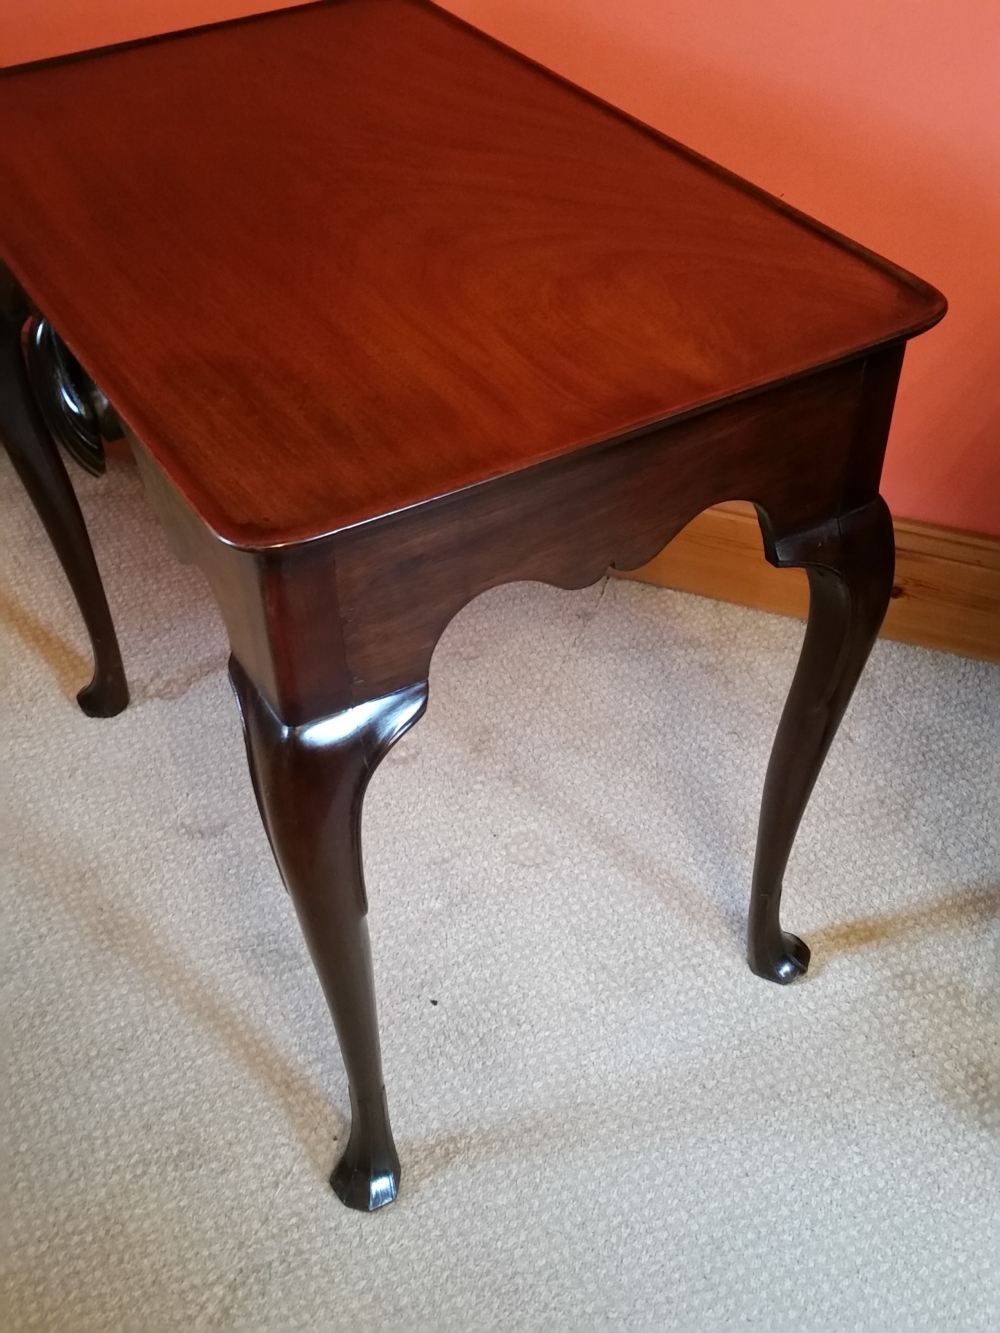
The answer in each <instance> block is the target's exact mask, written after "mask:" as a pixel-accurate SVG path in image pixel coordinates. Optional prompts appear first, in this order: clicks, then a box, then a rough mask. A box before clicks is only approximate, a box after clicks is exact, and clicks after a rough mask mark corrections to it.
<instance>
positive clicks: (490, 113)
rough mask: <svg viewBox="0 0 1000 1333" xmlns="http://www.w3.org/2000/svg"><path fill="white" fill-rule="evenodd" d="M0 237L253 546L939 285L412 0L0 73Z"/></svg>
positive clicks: (438, 487) (498, 469) (244, 542)
mask: <svg viewBox="0 0 1000 1333" xmlns="http://www.w3.org/2000/svg"><path fill="white" fill-rule="evenodd" d="M0 255H2V256H3V257H4V259H5V260H6V261H7V263H8V264H9V266H10V268H11V269H12V270H13V272H14V273H15V275H16V276H17V277H18V278H19V279H20V281H21V282H22V284H23V285H24V287H25V288H26V290H27V291H28V293H29V295H30V296H31V297H32V299H33V300H34V301H35V302H36V303H37V304H38V306H39V307H40V308H41V309H42V310H43V311H44V313H45V314H46V315H48V316H49V318H50V319H51V320H52V322H53V324H54V325H55V327H56V328H57V329H58V331H59V332H60V334H61V335H62V336H63V338H64V339H65V340H66V341H67V343H68V344H69V345H70V347H71V348H72V349H73V351H74V352H75V353H76V355H77V356H78V357H79V359H80V361H81V362H82V363H83V365H84V366H85V367H86V368H87V370H88V371H89V372H90V373H91V375H92V376H93V377H94V378H95V379H96V380H97V382H98V383H99V384H100V385H101V386H102V388H103V389H104V390H105V392H106V393H107V394H108V397H109V398H110V399H111V401H112V403H113V404H114V405H115V407H116V408H117V409H118V411H119V412H120V414H121V415H122V417H123V418H124V419H125V421H126V422H127V423H128V424H129V426H130V427H131V428H132V429H133V430H134V431H135V433H136V435H137V436H138V437H139V438H140V439H141V440H142V442H143V443H144V445H145V446H146V448H147V449H148V450H149V451H150V453H151V454H152V455H153V456H154V457H155V458H156V459H157V461H158V462H159V464H160V466H161V467H162V468H163V470H164V471H165V472H166V473H167V474H168V476H170V477H171V479H172V480H173V482H174V484H175V485H176V486H177V488H178V489H179V490H180V491H181V493H182V494H183V495H184V496H185V497H186V499H187V501H188V502H189V504H190V505H191V506H192V507H193V508H194V509H195V510H196V512H198V513H199V514H200V515H201V516H202V518H203V519H204V520H205V521H206V522H207V523H208V524H209V525H210V526H211V527H212V528H213V529H214V530H215V531H216V532H217V533H218V535H219V536H221V537H222V538H223V539H225V540H227V541H230V542H233V543H236V544H238V545H241V546H249V547H266V546H272V545H280V544H284V543H289V542H297V541H302V540H305V539H308V538H310V537H315V536H319V535H321V534H324V533H328V532H331V531H334V530H337V529H339V528H342V527H346V526H349V525H353V524H356V523H359V522H363V521H365V520H366V519H370V518H372V517H375V516H378V515H381V514H383V513H385V512H390V511H393V510H396V509H398V508H401V507H404V506H407V505H411V504H414V503H418V502H420V501H422V500H426V499H429V498H431V497H433V496H437V495H440V494H445V493H448V492H450V491H453V490H456V489H458V488H460V487H464V486H468V485H472V484H475V483H477V482H480V481H483V480H486V479H488V478H490V477H493V476H496V475H499V474H502V473H506V472H510V471H513V470H516V469H519V468H523V467H526V466H529V465H531V464H533V463H536V462H539V461H541V460H543V459H547V458H552V457H555V456H558V455H560V454H564V453H566V452H569V451H571V450H574V449H577V448H579V447H581V446H583V445H586V444H588V443H596V442H600V441H603V440H608V439H612V438H614V437H616V436H619V435H621V434H623V433H625V432H629V431H634V430H636V429H640V428H642V427H644V426H648V425H650V424H651V423H655V422H658V421H662V420H664V419H666V418H669V417H671V416H674V415H675V414H677V413H681V412H687V411H690V410H693V409H698V408H699V407H703V406H704V405H706V404H709V403H712V402H715V401H718V400H720V399H723V398H726V397H729V396H731V395H733V394H738V393H742V392H746V391H747V390H751V389H753V388H754V387H756V386H760V385H762V384H766V383H771V382H774V381H777V380H781V379H783V378H786V377H789V376H794V375H797V374H801V373H802V372H803V371H806V370H808V369H809V368H811V367H815V366H818V365H822V364H825V363H828V362H834V361H837V360H840V359H842V358H844V357H846V356H849V355H851V354H852V353H856V352H858V351H859V350H861V349H864V348H867V347H869V346H874V345H877V344H879V343H882V342H886V341H889V340H892V339H895V338H899V337H903V336H907V335H909V334H912V333H916V332H919V331H920V330H922V329H923V328H926V327H928V326H929V325H930V324H932V323H934V322H935V321H936V320H937V319H938V318H940V316H941V314H942V313H943V311H944V301H943V298H942V297H941V296H940V294H939V293H937V292H936V291H935V290H934V289H933V288H931V287H928V286H927V285H926V284H924V283H922V282H920V281H919V280H917V279H915V278H912V277H911V276H910V275H908V274H905V273H903V272H901V271H900V270H897V269H895V268H893V267H892V266H891V265H888V264H885V263H883V262H881V261H876V260H875V259H874V258H873V257H872V256H869V255H867V254H866V253H864V252H862V251H859V249H858V248H857V247H852V246H850V245H849V244H848V243H845V242H843V241H842V240H840V239H838V238H836V237H833V236H831V235H829V234H827V233H825V232H824V231H823V230H822V229H821V228H819V227H816V226H814V225H812V224H810V223H809V222H808V221H807V220H804V219H802V218H801V217H799V216H797V215H794V214H793V213H791V212H790V211H788V210H785V209H784V208H782V206H780V205H779V204H778V203H777V202H776V201H774V200H771V199H770V198H768V197H767V196H764V195H762V194H761V193H760V192H758V191H755V190H753V189H752V188H751V187H748V186H746V185H745V184H743V183H742V182H739V181H737V180H735V178H733V177H731V176H728V175H727V174H726V173H724V172H721V171H720V170H718V169H717V168H714V167H712V166H711V165H710V164H707V163H705V162H704V161H702V160H701V159H698V158H696V157H695V156H694V155H692V154H689V153H688V152H687V151H686V150H684V149H682V148H680V147H679V146H677V145H676V144H673V143H672V142H670V141H669V140H666V139H664V138H662V137H661V136H659V135H656V134H655V133H653V132H652V131H649V130H646V129H645V128H643V127H639V126H637V125H636V124H635V123H634V122H632V121H630V120H629V119H628V118H626V117H624V116H622V115H621V114H619V113H617V112H615V111H614V110H612V109H610V108H608V107H606V106H604V105H603V104H601V103H600V102H598V101H596V100H595V99H593V98H591V97H589V96H588V95H587V94H585V93H582V92H580V91H579V90H577V89H575V88H573V87H572V86H571V85H569V84H567V83H565V82H563V81H561V80H559V79H557V78H555V77H554V76H552V75H550V74H548V73H546V72H545V71H543V70H540V69H539V68H537V67H536V66H533V65H531V64H530V63H528V62H526V61H524V60H522V59H521V58H519V57H517V56H515V55H514V54H512V53H511V52H509V51H507V50H506V49H505V48H503V47H502V46H500V45H498V44H496V43H495V42H493V41H491V40H490V39H488V38H485V37H483V36H481V35H480V34H478V33H476V32H475V31H474V30H472V29H471V28H468V27H466V26H465V25H463V24H461V23H459V22H458V21H456V20H454V19H452V18H450V17H449V16H447V15H445V14H443V13H442V12H440V11H439V10H437V9H435V8H433V7H432V6H430V5H428V4H425V3H422V0H336V2H334V3H326V4H320V5H314V6H309V7H306V8H302V9H293V10H284V11H282V12H280V13H278V14H273V15H267V16H264V17H261V18H256V19H251V20H244V21H241V22H238V23H234V24H228V25H224V26H220V27H216V28H207V29H201V30H196V31H194V32H191V33H185V34H181V35H177V36H172V37H169V38H165V39H159V40H156V41H153V42H149V43H145V44H142V45H137V46H130V47H121V48H118V49H111V50H108V51H105V52H101V53H98V54H95V55H92V56H88V57H86V58H82V59H74V60H70V61H66V62H61V63H55V64H48V65H41V66H34V67H32V66H27V67H23V68H22V69H20V70H13V71H8V72H6V73H5V74H4V76H3V77H0Z"/></svg>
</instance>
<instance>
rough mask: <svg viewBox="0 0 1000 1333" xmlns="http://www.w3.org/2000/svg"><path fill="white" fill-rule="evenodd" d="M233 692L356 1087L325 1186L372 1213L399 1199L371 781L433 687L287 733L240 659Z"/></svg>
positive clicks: (268, 824) (282, 865) (265, 814)
mask: <svg viewBox="0 0 1000 1333" xmlns="http://www.w3.org/2000/svg"><path fill="white" fill-rule="evenodd" d="M229 674H230V677H231V679H232V682H233V688H234V689H235V691H236V698H237V700H238V702H239V707H240V714H241V716H242V719H243V732H244V736H245V737H246V743H247V755H248V758H249V762H250V770H251V775H252V777H253V783H254V791H255V792H256V795H257V802H258V805H259V806H260V812H261V816H262V818H263V820H264V826H265V828H266V830H267V835H268V838H269V839H270V842H271V847H272V850H273V851H274V856H275V859H276V861H277V863H278V867H279V869H280V871H281V874H282V878H283V879H284V881H285V885H286V887H287V889H288V892H289V894H290V895H291V898H292V901H293V902H294V904H295V910H296V913H297V914H298V918H299V923H300V925H301V926H302V931H303V934H304V935H305V938H306V943H307V944H308V946H309V952H310V953H311V955H312V959H313V963H314V964H315V966H316V971H317V972H318V974H319V979H320V983H321V984H322V987H323V991H324V993H325V995H326V999H327V1003H328V1004H329V1006H330V1012H331V1013H332V1015H333V1021H334V1025H335V1027H336V1029H337V1036H338V1038H339V1041H340V1050H341V1054H342V1055H343V1058H344V1064H345V1066H346V1068H347V1077H348V1080H349V1082H350V1088H351V1133H350V1138H349V1139H348V1143H347V1149H346V1151H345V1152H344V1155H343V1157H342V1158H341V1159H340V1161H339V1162H338V1163H337V1166H336V1168H335V1169H334V1172H333V1175H332V1176H331V1178H330V1183H331V1185H332V1186H333V1188H334V1190H335V1191H336V1193H337V1195H338V1196H339V1197H340V1198H341V1199H342V1200H343V1202H344V1203H345V1204H347V1206H348V1207H349V1208H358V1209H361V1210H362V1211H365V1212H368V1211H371V1210H372V1209H375V1208H381V1207H382V1206H383V1204H387V1203H391V1202H392V1200H393V1199H394V1198H395V1197H396V1193H397V1190H398V1189H399V1176H400V1167H399V1158H398V1156H397V1155H396V1149H395V1146H394V1145H393V1141H392V1130H391V1129H390V1126H389V1113H388V1109H387V1106H386V1098H385V1087H384V1084H383V1079H382V1056H381V1051H380V1047H379V1035H378V1022H377V1018H376V1012H375V985H374V980H373V976H372V962H371V947H370V945H369V940H368V923H367V920H366V915H367V912H368V902H367V898H366V895H365V885H364V875H363V872H362V863H361V806H362V801H363V799H364V792H365V788H366V787H367V785H368V780H369V778H370V777H371V775H372V773H373V772H374V771H375V768H376V767H377V765H378V763H379V761H380V760H381V759H382V757H383V756H384V755H385V754H386V753H387V752H388V750H389V748H390V747H391V746H392V744H393V743H394V742H395V741H396V740H398V739H399V737H400V736H401V735H402V734H403V733H404V732H405V731H406V730H407V729H408V728H409V727H410V726H412V725H413V723H414V722H415V721H416V720H417V718H418V717H419V716H420V715H421V713H422V712H423V711H424V708H425V706H426V703H427V686H426V683H421V684H419V685H413V686H410V687H408V688H407V689H402V690H397V691H396V692H395V693H394V694H389V695H385V696H383V697H382V698H379V699H373V700H371V701H370V702H368V703H364V704H359V705H357V706H356V707H354V708H348V709H345V710H344V711H343V712H341V713H336V714H334V715H333V716H332V717H325V718H319V719H317V720H315V721H313V722H308V723H305V724H304V725H301V726H287V725H286V724H285V723H284V722H282V721H281V719H280V718H279V717H278V716H277V715H276V714H275V713H274V711H273V710H272V708H271V707H270V705H269V704H268V702H267V700H266V699H264V697H263V696H262V695H261V693H260V691H259V690H258V689H257V687H256V685H255V684H254V682H253V681H252V680H251V679H250V677H249V676H248V675H247V673H246V671H245V670H244V669H243V667H242V666H241V664H240V663H239V661H237V659H236V658H235V657H233V658H232V659H231V660H230V664H229Z"/></svg>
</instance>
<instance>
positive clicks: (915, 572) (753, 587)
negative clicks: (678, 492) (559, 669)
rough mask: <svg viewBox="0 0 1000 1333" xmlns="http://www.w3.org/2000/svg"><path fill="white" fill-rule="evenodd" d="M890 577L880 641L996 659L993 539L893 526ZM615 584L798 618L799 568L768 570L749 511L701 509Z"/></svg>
mask: <svg viewBox="0 0 1000 1333" xmlns="http://www.w3.org/2000/svg"><path fill="white" fill-rule="evenodd" d="M894 526H895V530H896V580H895V586H894V588H893V599H892V601H891V602H890V603H889V611H888V614H887V615H886V618H885V623H884V625H883V627H882V634H883V636H884V637H885V638H887V639H899V640H902V642H904V643H916V644H920V645H921V646H922V647H924V648H938V649H941V650H942V651H943V652H947V653H959V654H960V655H961V656H963V657H976V658H980V659H982V660H984V661H987V662H1000V540H998V539H997V538H995V537H983V536H979V535H977V534H976V533H971V532H956V531H954V530H953V529H951V528H939V527H934V526H933V525H931V524H927V523H911V522H909V521H908V520H906V519H902V520H897V521H896V522H895V525H894ZM622 577H625V578H633V579H641V580H642V581H644V582H646V583H656V584H659V585H660V586H661V587H664V588H677V589H679V590H680V591H682V592H694V593H700V594H701V596H703V597H715V598H717V599H718V600H720V601H724V602H736V603H738V604H739V605H740V606H753V607H756V608H758V609H759V610H762V611H776V612H778V613H779V614H780V615H786V616H805V614H806V608H807V604H808V598H809V592H808V585H807V583H806V576H805V573H804V572H803V571H802V570H799V569H775V568H774V567H773V565H769V564H768V563H767V561H766V560H765V558H764V546H763V542H762V541H761V536H760V528H759V527H758V525H757V516H756V514H755V513H754V510H753V506H752V505H748V504H742V503H730V504H722V505H716V506H715V507H714V508H713V509H706V510H705V512H704V513H703V514H699V515H698V517H697V518H696V519H694V521H693V522H691V523H689V524H688V526H687V527H686V528H685V529H684V530H683V532H680V533H678V535H677V536H676V537H675V538H674V540H673V541H672V542H671V543H670V545H669V546H668V547H666V549H665V550H663V551H661V552H660V554H659V555H658V556H656V558H655V559H653V560H651V561H650V563H649V564H648V565H644V566H643V568H642V569H637V570H633V571H631V572H630V573H628V574H623V575H622Z"/></svg>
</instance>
